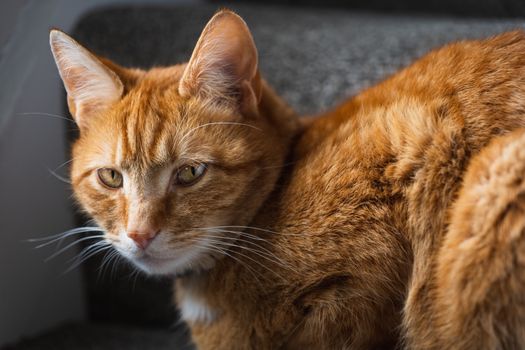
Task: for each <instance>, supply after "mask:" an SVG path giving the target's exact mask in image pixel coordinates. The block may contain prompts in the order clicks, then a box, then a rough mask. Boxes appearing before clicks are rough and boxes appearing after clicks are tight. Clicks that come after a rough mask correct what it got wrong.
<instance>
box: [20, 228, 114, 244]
mask: <svg viewBox="0 0 525 350" xmlns="http://www.w3.org/2000/svg"><path fill="white" fill-rule="evenodd" d="M86 232H104V230H102V229H101V228H98V227H77V228H74V229H71V230H67V231H64V232H61V233H58V234H55V235H51V236H47V237H42V238H30V239H28V240H26V242H29V243H38V242H44V241H47V242H46V243H42V244H39V245H37V246H36V247H35V249H39V248H42V247H45V246H48V245H50V244H53V243H55V242H59V244H60V242H61V241H63V240H64V239H66V238H67V237H70V236H73V235H76V234H80V233H86ZM57 248H58V247H57Z"/></svg>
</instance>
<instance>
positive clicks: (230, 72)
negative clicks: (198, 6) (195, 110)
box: [179, 10, 261, 113]
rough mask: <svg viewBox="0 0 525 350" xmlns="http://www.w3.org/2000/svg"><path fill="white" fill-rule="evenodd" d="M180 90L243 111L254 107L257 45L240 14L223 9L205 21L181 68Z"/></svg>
mask: <svg viewBox="0 0 525 350" xmlns="http://www.w3.org/2000/svg"><path fill="white" fill-rule="evenodd" d="M179 94H180V95H181V96H183V97H189V96H199V97H203V98H206V99H210V100H212V101H214V102H217V103H219V104H226V105H229V106H231V107H234V108H237V109H239V110H240V111H241V112H242V113H254V112H256V111H257V105H258V104H259V101H260V97H261V79H260V76H259V72H258V67H257V48H256V47H255V43H254V41H253V38H252V35H251V34H250V30H249V29H248V26H247V25H246V23H245V22H244V21H243V20H242V18H241V17H239V16H238V15H236V14H235V13H233V12H231V11H229V10H222V11H220V12H218V13H217V14H215V16H213V18H212V19H211V20H210V21H209V22H208V24H207V25H206V27H205V28H204V30H203V32H202V34H201V36H200V38H199V40H198V41H197V45H196V46H195V49H194V50H193V54H192V55H191V59H190V61H189V62H188V65H187V66H186V68H185V70H184V73H183V75H182V78H181V80H180V83H179Z"/></svg>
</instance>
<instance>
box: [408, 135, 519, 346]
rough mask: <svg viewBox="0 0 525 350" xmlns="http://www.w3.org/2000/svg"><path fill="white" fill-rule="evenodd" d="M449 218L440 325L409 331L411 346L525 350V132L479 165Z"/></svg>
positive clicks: (441, 260)
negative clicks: (419, 330)
mask: <svg viewBox="0 0 525 350" xmlns="http://www.w3.org/2000/svg"><path fill="white" fill-rule="evenodd" d="M449 218H450V220H449V226H448V231H447V234H446V235H445V238H444V241H443V244H442V245H441V248H440V251H439V252H438V254H437V256H436V258H437V259H436V260H435V264H436V265H435V266H434V267H435V269H434V271H435V275H434V279H433V281H432V284H433V287H432V288H431V292H430V298H429V299H428V301H429V303H428V304H427V306H428V308H429V309H428V310H427V311H428V315H427V316H428V319H429V323H428V325H432V326H431V327H430V328H431V329H425V330H421V332H420V333H421V334H418V330H417V329H413V330H408V331H409V334H410V337H409V339H408V344H407V345H408V347H409V348H413V349H428V348H432V349H525V130H518V131H516V132H514V133H511V134H509V135H506V136H502V137H499V138H497V139H495V140H494V141H493V142H492V143H491V144H489V145H488V146H487V147H486V148H485V149H483V150H482V151H481V152H480V153H479V154H478V155H477V156H476V157H474V158H473V159H472V161H471V163H470V164H469V166H468V170H467V173H466V176H465V178H464V182H463V184H462V189H461V190H460V192H459V195H458V197H457V200H456V202H455V203H454V206H453V207H452V210H451V212H450V215H449ZM418 335H421V336H418Z"/></svg>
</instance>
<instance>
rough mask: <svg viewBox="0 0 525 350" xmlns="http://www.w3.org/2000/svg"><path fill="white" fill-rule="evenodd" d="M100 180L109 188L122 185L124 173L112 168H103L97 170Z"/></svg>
mask: <svg viewBox="0 0 525 350" xmlns="http://www.w3.org/2000/svg"><path fill="white" fill-rule="evenodd" d="M97 174H98V179H99V181H100V182H101V183H102V184H103V185H104V186H106V187H109V188H113V189H115V188H120V187H122V174H121V173H119V172H118V171H116V170H114V169H110V168H102V169H98V170H97Z"/></svg>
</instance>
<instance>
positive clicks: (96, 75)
mask: <svg viewBox="0 0 525 350" xmlns="http://www.w3.org/2000/svg"><path fill="white" fill-rule="evenodd" d="M49 43H50V45H51V51H52V52H53V57H54V58H55V63H56V65H57V67H58V71H59V73H60V77H61V78H62V81H63V82H64V86H65V88H66V91H67V98H68V106H69V110H70V112H71V115H72V116H73V118H74V119H75V121H76V123H77V124H78V126H79V127H80V129H83V128H85V127H87V125H88V123H89V119H90V118H91V117H93V116H94V115H95V114H97V113H100V112H101V111H103V110H104V109H106V108H108V107H109V106H110V105H111V104H113V103H115V102H117V101H118V100H119V99H120V98H121V97H122V93H123V91H124V86H123V84H122V81H121V80H120V78H119V77H118V76H117V74H116V73H115V72H113V71H112V70H111V69H109V68H108V67H107V66H106V65H105V64H104V63H102V62H101V61H100V60H99V59H98V58H97V57H96V56H95V55H93V54H92V53H91V52H89V51H88V50H87V49H85V48H84V47H82V46H81V45H80V44H79V43H77V42H76V41H75V40H74V39H73V38H71V37H70V36H68V35H67V34H65V33H63V32H61V31H59V30H56V29H53V30H51V32H50V33H49Z"/></svg>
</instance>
